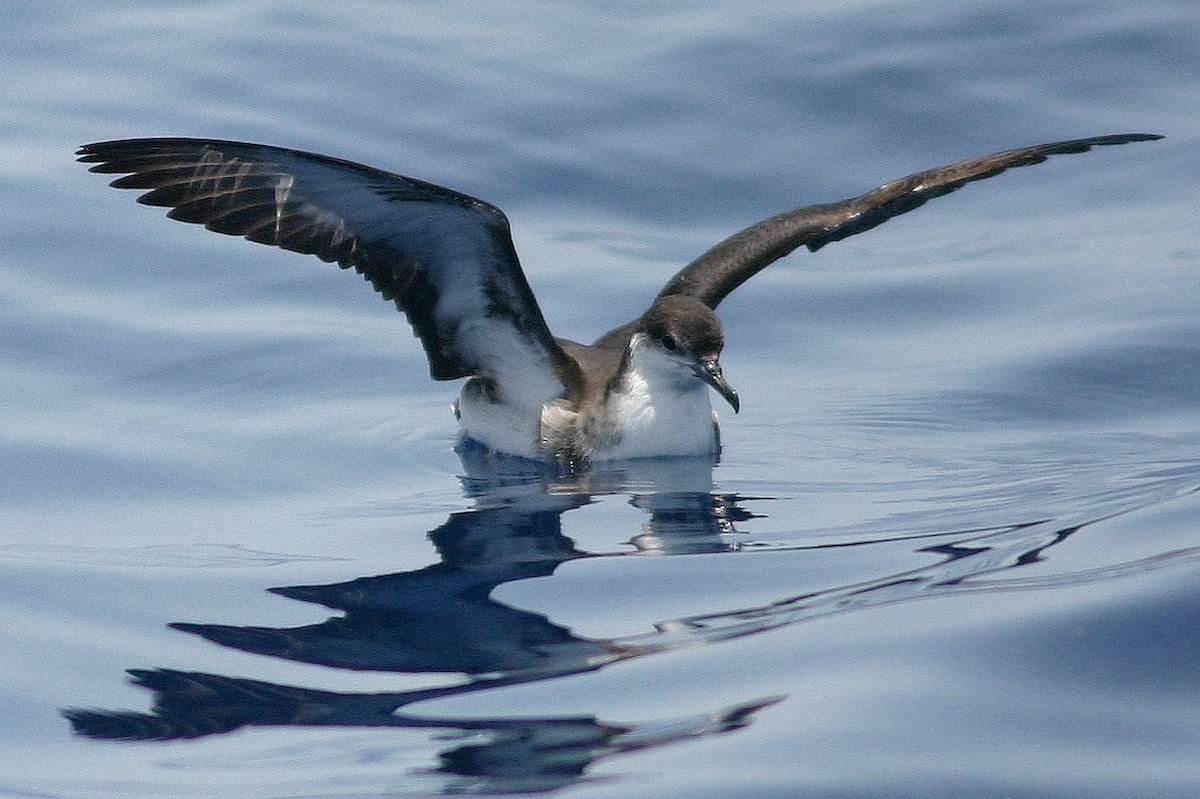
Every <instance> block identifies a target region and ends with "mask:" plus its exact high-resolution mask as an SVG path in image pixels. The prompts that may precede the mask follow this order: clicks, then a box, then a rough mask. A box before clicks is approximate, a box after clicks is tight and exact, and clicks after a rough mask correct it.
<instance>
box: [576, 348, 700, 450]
mask: <svg viewBox="0 0 1200 799" xmlns="http://www.w3.org/2000/svg"><path fill="white" fill-rule="evenodd" d="M606 406H607V407H606V410H605V417H606V422H607V425H606V426H607V427H609V429H610V430H612V431H613V433H615V435H614V436H613V443H611V444H609V445H607V446H602V447H601V448H599V449H597V450H596V451H595V452H593V453H592V458H593V460H616V459H620V458H645V457H655V456H681V455H711V454H713V453H715V452H716V450H717V435H716V424H715V420H716V417H715V416H714V414H713V410H712V403H711V402H710V401H709V394H708V386H706V385H705V384H704V383H702V382H701V381H700V380H698V379H697V378H696V376H695V375H694V374H693V373H692V371H691V368H690V367H688V366H686V365H682V364H680V363H679V362H678V361H676V360H674V359H671V358H669V356H666V355H665V354H663V353H662V352H660V351H658V350H652V349H648V348H646V349H643V348H638V347H637V346H636V344H635V348H634V352H633V356H632V358H631V362H630V369H629V372H628V373H627V376H626V380H625V383H624V385H623V386H622V387H621V389H620V390H618V391H614V392H613V393H612V394H610V395H609V397H608V402H607V403H606Z"/></svg>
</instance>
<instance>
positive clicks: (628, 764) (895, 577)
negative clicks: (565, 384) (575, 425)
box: [0, 0, 1200, 799]
mask: <svg viewBox="0 0 1200 799" xmlns="http://www.w3.org/2000/svg"><path fill="white" fill-rule="evenodd" d="M0 22H2V23H3V26H2V28H0V67H2V73H3V80H0V132H2V135H0V241H3V246H2V247H0V273H2V279H0V373H2V377H0V608H2V613H3V616H2V618H3V619H4V624H3V626H2V627H0V676H2V679H0V719H3V722H2V723H0V795H3V796H17V797H30V796H38V797H44V796H53V797H72V798H73V799H74V798H76V797H78V798H80V799H82V798H83V797H87V798H88V799H90V798H91V797H143V796H144V797H161V796H172V797H211V796H238V797H301V796H303V797H367V796H370V797H381V796H410V795H417V796H424V795H436V794H442V793H495V794H506V793H535V792H542V791H560V792H561V794H562V795H569V796H581V797H588V796H597V797H600V796H603V797H646V796H656V797H796V796H820V797H823V799H831V798H832V799H842V798H843V797H845V798H847V799H848V798H849V797H862V798H863V799H865V798H866V797H883V796H887V797H923V798H934V797H955V798H956V799H962V798H963V797H989V799H994V798H995V797H1013V799H1016V798H1017V797H1021V798H1022V799H1028V798H1030V797H1037V798H1039V799H1041V798H1044V799H1066V798H1068V797H1070V798H1072V799H1073V798H1075V797H1078V798H1079V799H1083V798H1084V797H1087V799H1103V798H1105V797H1112V798H1113V799H1118V797H1119V798H1120V799H1129V797H1158V798H1162V797H1168V798H1172V797H1180V798H1181V799H1182V797H1194V796H1197V795H1200V757H1198V754H1200V728H1198V725H1197V721H1196V720H1197V709H1198V707H1200V680H1198V671H1197V662H1198V656H1200V646H1198V644H1197V635H1196V630H1197V627H1198V623H1200V525H1198V522H1200V498H1198V497H1197V495H1196V494H1195V493H1194V492H1195V490H1196V489H1197V488H1198V487H1200V343H1198V342H1200V321H1198V317H1197V314H1196V308H1197V304H1198V303H1197V301H1198V300H1200V288H1198V285H1200V283H1198V281H1197V277H1198V274H1200V242H1198V239H1197V234H1196V229H1197V208H1200V197H1198V193H1197V188H1196V184H1197V176H1198V175H1200V135H1198V133H1197V131H1198V127H1197V120H1200V91H1197V88H1198V87H1200V48H1198V47H1197V46H1196V45H1197V42H1200V10H1198V9H1197V8H1196V6H1195V4H1194V3H1192V2H1177V3H1172V2H1145V3H1138V4H1129V3H1117V2H1081V3H1074V2H1063V3H1033V2H1025V1H1024V0H1018V2H1008V3H998V2H996V3H986V2H967V3H961V2H948V0H935V1H934V2H926V3H899V2H852V3H841V4H836V5H834V4H816V3H814V4H801V3H777V4H775V3H767V4H758V5H756V6H754V7H753V8H751V7H749V6H746V5H745V4H740V3H733V2H715V3H708V4H703V5H699V4H672V3H639V2H627V3H611V4H603V5H602V6H599V7H597V6H595V5H593V4H573V3H563V4H554V5H544V4H537V3H521V2H500V3H489V4H443V3H405V4H392V3H373V2H348V3H337V4H327V3H316V2H237V3H232V2H229V3H224V2H202V3H201V2H197V3H151V2H145V0H130V1H129V2H108V3H100V4H78V3H68V2H46V3H7V4H4V5H3V6H0ZM1128 131H1147V132H1157V133H1163V134H1166V135H1167V137H1168V138H1167V139H1166V140H1164V141H1161V142H1156V143H1147V144H1135V145H1128V146H1124V147H1118V148H1104V149H1102V150H1099V151H1094V152H1091V153H1088V154H1083V155H1071V156H1063V157H1059V158H1055V159H1052V160H1051V161H1049V162H1047V163H1045V164H1042V165H1038V166H1035V167H1031V168H1028V169H1022V170H1017V171H1014V172H1011V173H1006V174H1005V175H1002V176H999V177H996V178H993V179H991V180H988V181H986V182H984V183H979V184H975V185H972V186H970V187H968V188H966V189H964V190H963V191H961V192H959V193H956V194H954V195H952V196H950V197H947V198H944V199H940V200H937V201H935V202H933V203H931V204H930V205H929V206H927V207H925V208H922V209H920V210H919V211H916V212H914V213H913V214H911V215H908V216H905V217H903V218H901V219H896V220H893V221H892V222H889V223H888V224H887V225H885V226H883V227H882V228H879V229H877V230H874V231H871V232H869V233H867V234H864V235H862V236H860V237H855V238H852V239H849V240H846V241H843V242H839V243H837V244H835V245H831V246H829V247H828V248H826V249H823V250H821V251H820V252H819V253H816V254H811V255H810V254H807V253H798V254H796V255H794V256H792V257H791V258H789V259H787V260H786V261H783V262H781V263H779V264H777V265H775V266H773V267H772V268H771V269H769V270H768V271H766V272H764V273H763V274H761V275H760V276H758V277H756V278H755V279H754V280H753V281H751V282H750V283H748V284H747V285H746V286H744V287H743V288H742V289H740V290H739V291H738V292H737V293H736V294H734V295H733V296H731V297H730V298H729V300H727V301H726V302H725V303H724V304H723V305H722V306H721V314H722V318H723V319H724V321H725V324H726V328H727V336H728V345H727V348H726V352H725V355H724V357H723V362H724V364H725V370H726V375H727V376H728V377H729V378H730V380H731V381H732V382H733V384H734V385H735V386H737V388H738V389H739V391H740V393H741V396H742V398H743V410H742V413H741V414H740V415H739V416H737V417H732V416H731V415H730V414H728V413H726V414H725V417H726V418H725V421H724V424H723V438H724V442H725V453H724V456H723V458H722V461H721V463H720V465H719V466H718V467H717V468H716V469H711V470H710V469H709V467H708V466H707V465H705V464H695V463H669V462H667V463H649V464H642V465H640V466H636V465H635V466H633V467H628V468H620V469H615V470H601V471H599V472H597V473H595V474H591V475H584V476H579V477H574V478H570V477H561V476H560V477H553V476H550V477H548V476H545V475H539V474H537V473H536V472H531V471H530V470H528V469H524V468H522V467H521V466H519V465H516V466H514V465H513V464H506V463H497V462H495V461H493V460H491V459H488V458H487V457H486V456H485V455H484V454H482V453H479V452H472V451H467V452H465V453H464V458H465V459H460V456H459V454H458V453H456V451H455V427H454V423H453V419H452V418H451V416H450V413H449V411H448V406H449V403H450V402H451V401H452V400H453V398H454V396H455V393H456V390H457V387H456V386H455V385H453V384H445V383H433V382H432V381H430V380H429V379H428V378H427V376H426V366H425V361H424V357H423V354H422V352H421V349H420V346H419V344H418V342H417V341H416V340H415V339H413V338H412V337H411V335H410V331H409V329H408V327H407V325H406V324H405V323H404V321H403V319H402V317H400V316H399V315H397V314H396V313H395V312H394V311H393V310H391V309H390V308H389V307H388V305H387V304H385V303H381V302H380V301H379V300H378V298H377V297H375V296H374V295H373V294H372V292H370V291H368V290H367V287H366V286H365V285H361V281H359V280H357V279H356V278H354V277H353V276H350V275H346V274H338V273H337V270H336V269H334V268H332V267H330V266H327V265H322V264H320V263H318V262H317V261H316V260H315V259H305V258H303V257H301V256H298V255H295V254H291V253H284V252H277V251H274V250H271V249H268V248H265V247H257V246H252V245H249V244H247V243H245V242H242V241H239V240H237V239H234V238H228V237H221V236H216V235H213V234H210V233H207V232H205V231H203V230H200V229H198V228H195V227H192V226H185V225H181V224H176V223H171V222H168V221H167V220H165V219H163V218H162V213H161V212H160V211H159V210H157V209H146V208H142V207H139V206H137V205H136V204H134V202H133V195H132V193H130V192H117V191H114V190H111V189H108V188H106V187H105V181H104V180H103V179H102V178H101V177H100V176H97V175H92V174H88V173H87V171H86V170H85V169H84V168H83V167H82V166H81V165H78V164H75V163H73V162H72V158H71V153H72V151H73V150H74V148H75V147H76V146H78V145H79V144H82V143H84V142H88V141H95V140H101V139H113V138H122V137H133V136H148V135H193V136H205V137H216V138H231V139H244V140H249V141H259V142H265V143H273V144H281V145H287V146H291V147H297V148H301V149H308V150H315V151H318V152H324V153H329V154H332V155H337V156H340V157H344V158H349V159H354V160H359V161H363V162H366V163H369V164H372V165H376V166H380V167H383V168H386V169H390V170H393V171H397V172H401V173H403V174H407V175H412V176H415V177H420V178H423V179H426V180H430V181H434V182H437V183H441V184H444V185H448V186H451V187H453V188H456V189H458V190H460V191H464V192H467V193H469V194H472V195H475V196H479V197H483V198H485V199H487V200H489V201H491V202H493V203H495V204H497V205H499V206H500V207H501V208H503V209H505V211H506V212H507V213H508V215H509V217H510V219H511V221H512V225H513V230H514V236H515V239H516V244H517V248H518V250H519V252H520V254H521V257H522V260H523V263H524V264H525V269H526V272H527V274H528V276H529V280H530V282H531V284H532V286H533V288H534V290H535V291H536V292H537V295H538V297H539V299H540V301H541V304H542V308H543V310H544V312H545V315H546V317H547V319H548V320H549V322H550V324H551V326H552V328H553V329H554V330H555V332H556V333H558V334H560V335H564V336H567V337H571V338H575V339H583V340H587V339H589V338H590V337H592V336H595V335H596V334H598V333H599V332H601V331H603V330H605V329H607V328H609V327H611V326H612V325H613V324H616V323H620V322H624V321H626V320H627V319H629V318H632V317H633V316H635V315H637V314H638V313H640V312H641V311H642V310H643V309H644V307H645V306H646V304H647V303H648V301H649V299H650V298H651V297H652V296H653V294H654V293H655V292H656V291H657V289H658V288H659V287H660V286H661V285H662V283H663V282H664V281H665V280H666V279H667V278H668V277H669V276H670V275H671V274H672V273H673V271H674V270H675V269H676V268H678V267H679V266H680V265H681V264H683V263H686V262H687V261H688V260H690V259H691V258H692V257H694V256H695V255H696V254H698V253H699V252H701V251H703V250H704V249H705V248H706V247H707V246H709V245H710V244H712V243H713V242H715V241H717V240H718V239H720V238H722V237H723V236H725V235H727V234H728V233H730V232H732V231H734V230H737V229H738V228H740V227H743V226H745V225H747V224H750V223H752V222H754V221H756V220H758V219H760V218H762V217H765V216H768V215H771V214H774V213H778V212H780V211H782V210H785V209H788V208H791V207H794V206H796V205H799V204H803V203H808V202H818V201H825V200H832V199H837V198H841V197H845V196H849V195H851V194H856V193H858V192H861V191H863V190H865V189H868V188H870V187H872V186H874V185H876V184H878V183H880V182H882V181H884V180H887V179H890V178H894V177H898V176H901V175H904V174H907V173H909V172H912V171H915V170H918V169H922V168H925V167H929V166H933V165H936V164H941V163H947V162H949V161H953V160H956V159H958V158H963V157H967V156H971V155H976V154H980V153H984V152H989V151H992V150H998V149H1004V148H1007V147H1012V146H1018V145H1024V144H1031V143H1035V142H1040V141H1050V140H1054V139H1061V138H1073V137H1078V136H1084V135H1096V134H1106V133H1119V132H1128ZM267 589H281V590H278V591H274V592H272V591H268V590H267ZM169 624H175V625H176V626H174V627H170V626H168V625H169ZM128 669H134V670H141V671H138V672H137V673H136V674H135V675H134V676H135V677H136V679H137V680H139V681H140V682H142V683H144V685H138V684H134V683H133V682H131V681H130V679H129V675H127V674H126V670H128ZM155 700H157V701H158V702H159V705H160V706H159V710H158V712H157V713H153V714H151V713H150V710H151V705H152V702H154V701H155ZM64 714H66V715H64ZM68 717H69V718H68ZM71 720H73V721H74V725H73V724H72V723H71ZM121 738H124V739H130V738H132V739H138V740H114V739H121ZM157 739H161V740H157ZM180 739H186V740H180Z"/></svg>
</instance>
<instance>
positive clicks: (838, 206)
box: [658, 133, 1162, 308]
mask: <svg viewBox="0 0 1200 799" xmlns="http://www.w3.org/2000/svg"><path fill="white" fill-rule="evenodd" d="M1161 138H1162V136H1158V135H1154V134H1149V133H1126V134H1119V135H1115V136H1095V137H1093V138H1089V139H1073V140H1070V141H1060V142H1052V143H1050V144H1038V145H1034V146H1033V147H1022V148H1020V149H1016V150H1005V151H1004V152H999V153H992V154H991V155H984V156H980V157H978V158H971V159H969V160H966V161H959V162H958V163H955V164H950V165H948V166H941V167H936V168H934V169H928V170H925V171H924V172H917V173H916V174H914V175H909V176H908V177H905V178H900V179H899V180H894V181H892V182H891V183H885V184H884V185H882V186H880V187H879V188H877V189H875V190H874V191H870V192H867V193H866V194H863V195H860V196H858V197H852V198H850V199H848V200H842V201H841V202H835V203H823V204H818V205H806V206H804V207H801V208H797V209H795V210H793V211H788V212H786V213H783V214H780V215H778V216H773V217H771V218H770V219H764V220H763V221H761V222H759V223H757V224H755V225H752V226H750V227H748V228H746V229H745V230H742V231H740V232H738V233H735V234H734V235H732V236H730V237H729V238H727V239H725V240H724V241H722V242H720V243H719V244H717V245H716V246H714V247H713V248H712V249H710V250H708V251H707V252H706V253H704V254H703V255H701V256H700V257H699V258H697V259H696V260H694V261H692V262H691V263H690V264H688V265H687V266H685V267H684V268H683V269H682V270H680V271H679V272H678V273H677V274H676V275H675V276H674V277H673V278H671V280H670V281H669V282H668V283H667V285H666V286H665V287H664V288H663V290H662V291H661V292H659V295H658V296H659V297H665V296H667V295H669V294H685V295H688V296H692V297H695V298H696V299H698V300H701V301H702V302H704V303H707V304H708V305H709V307H712V308H715V307H717V304H718V303H720V302H721V300H723V299H724V298H725V297H726V295H728V294H729V293H730V292H731V291H733V290H734V289H736V288H737V287H738V286H740V285H741V284H742V283H744V282H746V281H747V280H749V279H750V278H751V277H753V276H754V275H755V274H757V273H758V272H759V271H760V270H761V269H763V268H764V267H766V266H767V265H769V264H771V263H772V262H774V261H776V260H778V259H780V258H782V257H783V256H785V255H787V254H788V253H790V252H792V251H793V250H795V249H796V248H798V247H801V246H805V247H808V249H809V250H810V251H812V252H816V251H817V250H819V249H820V248H822V247H824V246H825V245H826V244H828V243H830V242H831V241H839V240H841V239H844V238H846V237H847V236H853V235H854V234H855V233H861V232H863V231H864V230H870V229H871V228H873V227H875V226H876V225H881V224H883V223H884V222H886V221H887V220H888V219H891V218H892V217H893V216H897V215H899V214H903V213H905V212H906V211H911V210H912V209H914V208H917V207H919V206H921V205H924V204H925V203H927V202H929V201H930V200H932V199H933V198H934V197H940V196H941V195H943V194H949V193H950V192H952V191H954V190H955V189H958V188H959V187H961V186H963V185H965V184H967V183H970V182H971V181H973V180H982V179H984V178H990V177H992V176H993V175H998V174H1000V173H1001V172H1003V171H1004V170H1006V169H1011V168H1013V167H1018V166H1028V165H1030V164H1039V163H1041V162H1042V161H1045V160H1046V158H1047V157H1049V156H1051V155H1060V154H1065V153H1082V152H1086V151H1088V150H1090V149H1091V148H1092V147H1093V146H1100V145H1109V144H1126V143H1128V142H1137V141H1152V140H1155V139H1161Z"/></svg>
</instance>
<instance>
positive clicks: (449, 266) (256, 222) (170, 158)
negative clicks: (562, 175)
mask: <svg viewBox="0 0 1200 799" xmlns="http://www.w3.org/2000/svg"><path fill="white" fill-rule="evenodd" d="M77 155H78V156H79V160H80V161H83V162H86V163H90V164H93V166H92V167H91V171H92V172H104V173H115V174H123V175H125V177H121V178H118V179H116V180H114V181H113V182H112V184H111V185H113V186H115V187H117V188H122V189H149V190H150V191H148V192H147V193H145V194H143V195H141V196H140V197H138V202H140V203H143V204H146V205H157V206H164V207H167V208H170V209H171V211H170V212H169V213H168V214H167V216H169V217H170V218H172V219H178V220H180V221H183V222H195V223H198V224H202V225H204V226H205V227H206V228H208V229H209V230H214V231H216V232H218V233H226V234H230V235H237V236H244V237H245V238H247V239H249V240H250V241H255V242H259V243H262V244H271V245H275V246H278V247H282V248H284V249H287V250H294V251H296V252H302V253H309V254H312V255H316V256H317V257H318V258H320V259H321V260H323V261H331V262H336V263H337V264H338V265H340V266H341V267H342V268H343V269H348V268H350V267H353V268H354V269H355V270H356V271H357V272H359V273H360V274H362V275H363V277H364V278H366V279H367V280H368V281H370V283H371V285H372V286H374V287H375V290H376V291H378V292H379V293H380V294H382V295H383V296H384V298H386V299H389V300H393V301H395V303H396V307H397V308H399V309H400V310H401V311H404V313H405V314H406V315H407V316H408V321H409V322H410V323H411V324H412V327H413V330H414V331H415V332H416V334H417V336H419V337H420V339H421V343H422V344H423V345H424V347H425V353H426V355H428V356H429V372H430V375H432V376H433V378H434V379H436V380H452V379H454V378H459V377H467V376H470V375H479V376H482V377H485V378H487V379H489V380H491V381H493V383H495V384H496V387H497V388H498V389H499V390H500V392H501V393H502V394H510V395H512V396H515V395H525V396H529V395H532V394H533V393H535V392H538V391H539V389H540V391H541V393H543V394H547V393H548V394H549V395H550V396H554V395H557V394H561V393H563V391H564V390H566V391H568V392H569V391H571V390H573V389H574V387H575V386H576V385H577V377H576V376H577V374H578V365H577V364H576V363H575V362H574V361H573V360H572V359H571V358H570V357H569V356H568V355H567V354H566V353H564V352H563V351H562V349H561V348H560V347H559V346H558V344H557V343H555V341H554V337H553V336H552V335H551V334H550V330H549V329H548V328H547V326H546V321H545V319H544V318H543V317H542V312H541V310H540V309H539V308H538V305H537V300H535V299H534V296H533V292H532V291H531V290H530V288H529V284H528V283H527V282H526V280H525V275H524V274H523V273H522V272H521V265H520V263H519V262H518V260H517V254H516V251H515V250H514V249H513V243H512V237H511V235H510V233H509V227H508V220H507V219H506V218H505V216H504V214H503V213H502V212H501V211H500V210H499V209H498V208H496V207H494V206H492V205H489V204H488V203H485V202H483V201H481V200H476V199H474V198H473V197H468V196H466V195H463V194H459V193H457V192H454V191H451V190H449V189H445V188H442V187H441V186H435V185H433V184H431V183H425V182H423V181H420V180H414V179H412V178H406V177H403V176H401V175H394V174H391V173H389V172H384V171H382V170H378V169H372V168H371V167H367V166H363V165H361V164H355V163H351V162H349V161H342V160H339V159H336V158H329V157H327V156H323V155H316V154H314V153H305V152H300V151H297V150H288V149H283V148H279V147H267V146H263V145H258V144H245V143H240V142H227V141H214V140H203V139H129V140H126V141H111V142H100V143H97V144H88V145H85V146H83V147H82V148H80V150H79V152H78V153H77ZM506 384H507V385H510V386H512V387H513V388H514V389H515V390H514V391H513V392H508V391H506V390H505V389H506ZM531 384H532V385H531Z"/></svg>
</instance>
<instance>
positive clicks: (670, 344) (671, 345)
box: [662, 335, 676, 352]
mask: <svg viewBox="0 0 1200 799" xmlns="http://www.w3.org/2000/svg"><path fill="white" fill-rule="evenodd" d="M662 345H663V346H664V347H666V348H667V349H669V350H671V351H672V352H674V351H675V346H676V345H675V337H674V336H671V335H666V336H663V337H662Z"/></svg>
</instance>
